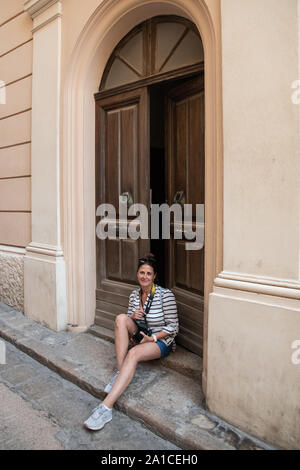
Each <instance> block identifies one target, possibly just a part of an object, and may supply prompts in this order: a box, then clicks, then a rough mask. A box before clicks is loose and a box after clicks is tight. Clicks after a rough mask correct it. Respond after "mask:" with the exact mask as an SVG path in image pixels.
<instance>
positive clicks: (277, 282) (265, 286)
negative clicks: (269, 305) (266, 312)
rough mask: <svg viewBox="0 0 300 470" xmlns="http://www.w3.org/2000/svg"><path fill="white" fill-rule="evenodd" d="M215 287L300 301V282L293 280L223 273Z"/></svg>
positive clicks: (215, 281)
mask: <svg viewBox="0 0 300 470" xmlns="http://www.w3.org/2000/svg"><path fill="white" fill-rule="evenodd" d="M214 286H215V287H223V288H227V289H234V290H242V291H247V292H253V293H256V294H265V295H273V296H277V297H286V298H290V299H297V300H300V282H299V281H296V280H292V279H278V278H273V277H267V276H265V277H264V276H258V275H253V274H242V273H235V272H230V271H222V272H221V273H220V274H219V275H218V276H217V277H216V279H215V280H214Z"/></svg>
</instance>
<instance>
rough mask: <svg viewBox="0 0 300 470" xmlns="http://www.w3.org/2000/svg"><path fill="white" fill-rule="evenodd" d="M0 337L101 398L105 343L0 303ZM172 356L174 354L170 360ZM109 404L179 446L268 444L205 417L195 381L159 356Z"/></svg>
mask: <svg viewBox="0 0 300 470" xmlns="http://www.w3.org/2000/svg"><path fill="white" fill-rule="evenodd" d="M108 336H109V335H108ZM0 337H2V338H3V339H5V340H7V341H9V342H11V343H12V344H14V345H15V346H16V347H17V348H19V349H20V350H21V351H23V352H25V353H26V354H28V355H29V356H31V357H33V358H34V359H36V360H38V361H39V362H40V363H42V364H44V365H46V366H47V367H48V368H49V369H52V370H54V371H55V372H57V373H59V374H60V375H61V376H62V377H63V378H65V379H67V380H69V381H70V382H73V383H74V384H76V385H78V386H79V387H81V388H82V389H83V390H85V391H87V392H89V393H90V394H92V395H93V396H95V397H97V398H99V399H101V400H103V399H104V397H105V396H106V394H105V392H104V388H105V386H106V384H107V383H108V382H109V380H110V379H111V377H112V376H113V374H114V372H115V366H116V357H115V348H114V345H113V344H112V342H111V341H107V340H104V339H103V338H100V337H97V336H95V335H94V334H90V333H87V332H84V333H78V334H74V333H72V332H71V331H62V332H59V333H57V332H53V331H51V330H49V329H48V328H46V327H44V326H42V325H40V324H39V323H36V322H34V321H33V320H30V319H29V318H26V317H24V315H23V314H22V313H20V312H17V311H15V310H13V309H9V308H8V307H7V306H5V305H4V304H2V303H1V302H0ZM110 338H111V336H110ZM177 353H178V354H177ZM172 354H173V353H172ZM177 355H178V356H180V352H178V351H177V352H176V353H175V354H174V359H175V357H176V356H177ZM179 362H180V361H179ZM114 408H116V409H117V410H119V411H122V412H124V413H125V414H126V415H127V416H129V417H130V418H132V419H134V420H137V421H139V422H142V423H143V425H144V426H146V427H147V428H148V429H150V430H151V431H152V432H154V433H155V434H157V435H158V436H161V437H163V438H164V439H166V440H168V441H169V442H172V443H173V444H175V445H176V446H177V447H179V448H181V449H189V450H236V449H270V448H271V447H270V446H268V445H267V444H265V443H263V442H261V441H258V440H257V439H255V438H254V437H252V436H249V435H247V434H246V433H244V432H243V431H241V430H239V429H237V428H235V427H233V426H232V425H230V424H229V423H225V422H224V421H222V420H221V419H220V418H218V417H217V416H213V415H211V414H210V413H209V412H208V411H207V410H206V409H205V405H204V396H203V393H202V389H201V386H200V384H199V382H198V381H197V380H195V379H194V377H189V376H186V375H183V374H181V373H178V372H177V371H176V370H174V369H172V368H171V367H166V366H165V365H163V364H162V361H161V360H157V361H149V362H143V363H140V364H138V367H137V370H136V372H135V376H134V378H133V380H132V382H131V383H130V384H129V386H128V388H127V389H126V390H125V391H124V393H123V394H122V396H121V397H120V398H119V399H118V401H117V402H116V403H115V406H114ZM134 438H135V439H138V436H134Z"/></svg>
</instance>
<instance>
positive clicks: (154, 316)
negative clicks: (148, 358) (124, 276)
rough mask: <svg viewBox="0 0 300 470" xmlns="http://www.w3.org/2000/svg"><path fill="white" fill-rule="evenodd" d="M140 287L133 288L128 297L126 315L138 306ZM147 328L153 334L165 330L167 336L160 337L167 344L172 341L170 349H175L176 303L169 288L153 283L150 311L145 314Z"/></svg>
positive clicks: (177, 326)
mask: <svg viewBox="0 0 300 470" xmlns="http://www.w3.org/2000/svg"><path fill="white" fill-rule="evenodd" d="M139 294H140V289H135V290H134V291H133V292H132V293H131V295H130V297H129V305H128V312H127V315H128V316H129V317H131V315H132V314H133V313H134V312H135V311H136V310H137V309H138V308H139V306H140V295H139ZM149 296H150V293H149V294H148V297H147V299H146V301H145V303H144V309H145V308H146V305H147V304H148V300H149ZM147 323H148V328H150V329H151V330H152V333H153V334H157V333H159V332H160V331H165V332H166V333H168V335H169V336H167V337H166V338H161V339H160V340H159V341H163V342H164V343H165V344H166V345H167V346H170V344H172V343H173V347H172V350H173V351H175V348H176V345H175V341H174V338H175V336H176V335H177V334H178V331H179V324H178V315H177V305H176V300H175V296H174V294H173V292H172V291H170V289H166V288H164V287H160V286H158V285H156V284H155V294H154V297H153V300H152V304H151V307H150V311H149V313H148V314H147Z"/></svg>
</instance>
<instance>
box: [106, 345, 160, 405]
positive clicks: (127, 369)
mask: <svg viewBox="0 0 300 470" xmlns="http://www.w3.org/2000/svg"><path fill="white" fill-rule="evenodd" d="M160 357H161V351H160V348H159V346H158V345H157V344H155V343H145V344H139V345H137V346H134V347H133V348H132V349H131V350H130V351H128V354H127V356H126V357H125V359H124V362H123V365H122V367H121V369H120V373H119V376H118V378H117V380H116V382H115V384H114V386H113V388H112V389H111V391H110V392H109V394H108V395H107V397H106V398H105V400H104V401H103V404H104V405H105V406H107V407H108V408H112V407H113V406H114V404H115V402H116V401H117V399H118V398H119V397H120V396H121V395H122V393H123V392H124V390H125V389H126V388H127V387H128V385H129V384H130V382H131V381H132V379H133V377H134V374H135V370H136V366H137V364H138V363H139V362H142V361H151V360H152V359H159V358H160Z"/></svg>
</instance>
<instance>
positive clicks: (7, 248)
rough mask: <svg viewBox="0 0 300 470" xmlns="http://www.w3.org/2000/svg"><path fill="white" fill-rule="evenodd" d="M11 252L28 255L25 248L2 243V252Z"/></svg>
mask: <svg viewBox="0 0 300 470" xmlns="http://www.w3.org/2000/svg"><path fill="white" fill-rule="evenodd" d="M1 252H2V253H11V254H15V255H26V249H25V248H17V247H15V246H7V245H0V253H1Z"/></svg>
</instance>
